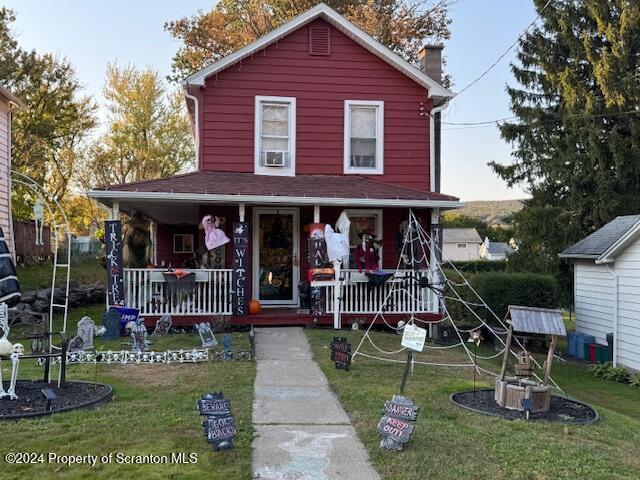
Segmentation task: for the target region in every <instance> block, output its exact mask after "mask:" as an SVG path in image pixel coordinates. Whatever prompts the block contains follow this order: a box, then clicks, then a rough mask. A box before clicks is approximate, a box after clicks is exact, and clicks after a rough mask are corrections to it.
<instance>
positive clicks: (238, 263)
mask: <svg viewBox="0 0 640 480" xmlns="http://www.w3.org/2000/svg"><path fill="white" fill-rule="evenodd" d="M248 249H249V224H248V223H247V222H234V223H233V286H232V288H231V290H233V292H234V295H233V314H234V315H237V316H240V317H245V316H247V301H248V298H247V293H248V292H247V278H248V277H249V257H248V251H249V250H248Z"/></svg>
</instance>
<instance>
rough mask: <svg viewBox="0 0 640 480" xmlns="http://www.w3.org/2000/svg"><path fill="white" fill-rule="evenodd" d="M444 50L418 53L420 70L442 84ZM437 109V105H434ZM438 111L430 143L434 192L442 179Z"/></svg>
mask: <svg viewBox="0 0 640 480" xmlns="http://www.w3.org/2000/svg"><path fill="white" fill-rule="evenodd" d="M442 48H443V45H425V46H424V47H422V50H420V51H419V52H418V58H419V59H420V70H422V71H423V72H424V73H426V74H427V75H428V76H429V78H431V79H432V80H435V81H436V82H438V83H440V84H441V83H442ZM434 107H437V105H434ZM435 110H436V111H432V113H431V115H432V117H431V129H430V132H431V135H432V138H430V142H431V145H432V147H431V148H432V150H431V154H432V155H431V158H430V161H431V162H432V165H431V167H432V170H431V173H432V177H433V178H431V185H430V187H431V190H432V191H434V192H440V178H441V172H442V167H441V156H442V113H440V111H439V110H440V109H439V108H436V109H435Z"/></svg>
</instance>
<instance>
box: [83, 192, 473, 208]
mask: <svg viewBox="0 0 640 480" xmlns="http://www.w3.org/2000/svg"><path fill="white" fill-rule="evenodd" d="M87 195H88V196H89V197H90V198H93V199H95V200H99V201H103V202H105V201H106V202H109V201H122V200H132V201H135V200H142V201H156V202H158V201H164V202H168V203H172V202H174V203H193V202H198V203H238V202H244V203H254V204H272V205H337V206H344V205H347V204H348V205H349V206H359V207H360V206H362V207H375V206H379V207H414V208H443V209H454V208H462V207H464V206H465V205H464V203H462V202H460V201H457V200H410V199H401V198H340V197H332V198H327V197H293V196H284V195H226V194H225V195H221V194H209V193H178V192H139V191H138V192H130V191H122V190H90V191H89V192H87Z"/></svg>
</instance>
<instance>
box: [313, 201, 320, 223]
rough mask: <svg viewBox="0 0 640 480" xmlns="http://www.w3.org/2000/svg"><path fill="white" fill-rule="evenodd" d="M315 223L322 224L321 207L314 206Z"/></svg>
mask: <svg viewBox="0 0 640 480" xmlns="http://www.w3.org/2000/svg"><path fill="white" fill-rule="evenodd" d="M313 223H320V205H314V206H313Z"/></svg>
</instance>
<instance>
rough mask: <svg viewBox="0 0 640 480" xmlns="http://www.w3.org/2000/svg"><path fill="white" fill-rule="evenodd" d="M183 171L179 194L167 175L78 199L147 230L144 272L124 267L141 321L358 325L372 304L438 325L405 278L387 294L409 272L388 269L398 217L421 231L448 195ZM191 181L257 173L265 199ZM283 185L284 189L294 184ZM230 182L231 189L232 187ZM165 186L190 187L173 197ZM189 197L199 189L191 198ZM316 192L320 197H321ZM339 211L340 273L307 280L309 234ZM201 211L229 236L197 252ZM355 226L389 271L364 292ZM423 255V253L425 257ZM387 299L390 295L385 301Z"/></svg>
mask: <svg viewBox="0 0 640 480" xmlns="http://www.w3.org/2000/svg"><path fill="white" fill-rule="evenodd" d="M192 175H196V176H195V177H192V178H188V177H189V176H184V177H187V178H188V179H189V182H187V183H188V185H189V188H187V187H186V186H185V185H184V183H182V182H178V185H176V182H175V180H174V181H173V182H172V185H171V186H170V185H168V184H167V182H168V181H170V180H172V179H166V180H157V181H151V182H141V183H138V184H128V185H120V186H116V187H113V188H110V189H105V190H94V191H92V192H90V195H91V196H92V197H93V198H96V199H97V200H99V201H100V202H101V203H103V204H105V205H107V206H108V207H109V208H110V209H111V216H112V218H114V219H117V218H119V217H120V215H121V213H126V214H127V215H128V216H131V215H133V214H134V213H135V212H138V213H139V214H141V215H142V216H144V218H146V219H148V220H149V222H150V230H151V245H152V253H151V258H150V261H149V262H148V265H147V266H146V267H144V268H143V267H140V268H130V267H126V266H125V268H124V298H125V303H126V306H128V307H132V308H136V309H139V310H140V315H141V316H142V317H144V318H145V321H146V322H147V323H148V324H149V325H152V324H153V323H154V322H155V321H156V320H157V319H158V318H160V316H162V315H165V314H169V315H171V316H172V319H173V323H174V325H189V324H193V323H195V322H200V321H206V320H207V319H209V318H210V317H217V316H224V317H227V319H228V321H229V322H231V323H232V324H249V323H250V324H254V325H294V324H295V325H305V324H312V323H316V324H326V325H334V326H337V325H336V319H337V321H338V322H339V323H340V324H350V323H351V322H352V321H355V320H357V321H362V322H366V321H370V320H371V319H372V318H373V317H374V316H375V314H376V313H377V312H378V311H380V309H381V307H382V306H383V305H384V314H385V318H386V320H387V321H389V322H397V321H399V320H402V319H406V317H407V315H408V314H411V313H416V314H420V315H421V318H425V319H429V318H433V319H434V320H436V319H438V318H439V312H438V301H437V298H436V296H435V294H434V293H433V291H431V290H430V289H428V288H421V287H419V286H418V285H417V284H415V282H412V283H411V284H410V285H411V286H410V288H402V289H393V285H394V282H404V283H407V282H406V278H408V277H409V276H410V275H414V274H415V273H416V272H415V271H414V270H411V269H407V268H398V267H399V265H400V267H402V262H399V259H400V247H401V240H402V228H403V222H406V221H407V219H408V216H409V209H412V211H413V213H414V214H415V215H416V217H417V218H418V220H419V222H420V223H421V225H423V226H424V228H425V229H430V228H431V225H432V223H437V221H438V218H439V212H440V210H441V209H446V208H456V207H458V206H460V204H459V202H458V201H457V199H454V198H452V197H447V196H445V195H440V194H434V193H429V192H421V191H413V190H407V189H405V188H396V187H391V188H390V186H388V185H386V184H380V183H378V182H373V181H369V180H366V179H364V178H362V177H326V178H324V185H323V181H322V180H323V178H321V179H318V178H317V176H315V177H313V179H311V178H306V179H305V178H300V176H299V177H296V178H295V179H291V178H287V179H276V182H275V183H276V185H274V184H273V183H274V182H273V177H266V176H265V177H260V176H255V175H250V177H251V178H250V179H249V178H247V177H243V176H242V175H243V174H221V173H213V172H206V173H198V174H192ZM202 175H206V176H207V177H208V178H207V180H210V182H211V183H210V185H214V186H217V188H218V189H220V187H221V184H220V182H221V181H222V182H225V181H226V182H225V183H224V184H225V185H226V186H227V189H229V188H234V186H231V185H230V184H233V183H234V182H236V183H237V182H238V181H239V180H241V179H243V178H244V179H247V180H252V181H253V180H254V179H255V178H256V177H257V179H258V180H261V179H262V180H264V182H265V183H267V184H269V185H270V187H268V190H269V192H268V194H266V192H265V185H262V187H261V189H260V190H259V189H258V187H256V188H255V189H254V190H253V193H250V192H247V191H246V188H245V189H244V190H245V191H242V190H243V189H240V190H241V191H240V192H239V193H236V194H231V193H220V192H218V193H208V189H207V188H204V187H199V186H198V185H199V183H200V182H202V181H203V179H202ZM184 177H174V179H176V178H178V179H180V178H184ZM301 177H304V176H301ZM214 179H215V180H214ZM283 180H284V181H283ZM292 181H295V182H296V187H295V188H293V187H292V185H293V184H292ZM305 182H307V184H306V185H304V183H305ZM301 183H302V184H303V185H300V184H301ZM336 184H337V185H336ZM287 185H288V186H289V187H288V188H287ZM239 186H240V185H237V184H236V185H235V188H238V187H239ZM176 187H177V188H179V189H180V190H190V191H186V192H185V191H182V192H180V191H176ZM275 187H279V188H275ZM194 189H198V190H199V192H193V190H194ZM282 189H284V190H282ZM300 189H302V190H303V192H314V191H317V192H318V193H317V195H318V196H313V197H312V196H308V195H307V194H306V193H300V191H299V190H300ZM323 189H324V192H323V191H322V190H323ZM258 192H262V194H259V195H258V194H257V193H258ZM254 193H255V194H254ZM284 193H287V195H285V194H284ZM321 193H328V194H327V195H326V196H324V197H321V196H319V195H320V194H321ZM338 194H340V195H338ZM401 196H404V197H410V198H401ZM416 197H417V198H416ZM343 212H344V213H345V214H346V215H347V216H348V217H349V219H350V221H351V228H350V232H349V244H350V245H349V246H350V253H351V254H350V261H349V265H341V266H340V267H339V272H338V273H337V274H336V275H334V276H333V277H332V278H329V279H326V280H325V281H322V282H313V281H311V282H310V281H309V280H310V277H309V275H308V272H309V270H310V269H311V268H312V265H311V263H310V259H309V250H310V247H309V241H310V235H311V234H310V231H311V228H312V227H311V226H312V225H317V224H325V223H326V224H335V222H336V221H337V219H338V217H339V216H340V215H341V213H343ZM207 215H211V216H212V217H214V218H215V217H217V218H218V219H219V226H220V229H221V230H222V231H223V232H224V233H225V234H226V235H227V236H228V238H229V239H230V241H229V242H228V243H226V244H224V245H222V246H219V247H217V248H214V249H211V250H208V249H207V247H206V245H205V232H204V231H203V229H202V228H201V221H202V219H203V217H205V216H207ZM238 225H243V226H244V227H243V228H246V230H247V232H245V234H246V236H244V237H243V240H244V242H245V245H244V249H241V250H238V248H237V247H238V245H237V240H238V239H237V235H235V232H234V228H236V227H237V226H238ZM365 230H366V231H368V232H370V233H372V234H373V235H375V237H376V238H377V239H378V240H379V247H380V248H379V254H378V255H379V260H378V261H377V266H378V267H380V268H381V269H382V270H383V271H387V272H390V273H391V272H394V275H393V276H392V277H391V278H389V279H388V281H387V282H386V283H383V284H382V285H379V286H373V285H371V284H370V282H369V279H368V278H367V276H366V275H365V273H366V269H365V268H363V265H362V264H358V262H357V260H356V258H355V257H356V255H355V251H356V247H357V244H358V242H359V241H360V238H361V234H362V232H363V231H365ZM432 252H433V249H430V253H429V255H430V257H432V256H433V255H431V253H432ZM239 254H240V255H241V256H242V257H243V258H239ZM432 261H434V259H433V258H429V259H428V260H427V261H425V262H424V263H423V264H422V265H420V272H419V275H420V276H429V277H432V276H433V275H435V272H434V271H433V268H431V267H430V264H432ZM329 266H330V265H329ZM368 267H370V266H368ZM175 269H179V270H180V271H181V275H183V278H187V280H185V281H183V282H182V283H183V285H182V287H181V288H180V289H179V290H176V288H175V286H174V285H172V283H173V282H172V281H171V280H170V279H168V278H167V272H168V271H169V270H175ZM239 273H240V276H239ZM314 287H317V288H319V289H320V290H321V300H320V303H321V307H322V308H321V309H320V310H318V309H317V308H316V309H314V310H313V314H312V305H311V301H310V292H311V290H312V289H313V288H314ZM336 290H337V291H336ZM392 290H393V292H392ZM390 292H392V296H393V298H389V295H390ZM315 294H317V290H315V291H314V295H315ZM314 298H315V297H314ZM249 300H257V301H259V302H260V306H261V311H260V313H258V314H249V311H248V310H249V309H248V308H247V305H246V304H247V302H248V301H249ZM316 302H317V298H316ZM345 322H346V323H345Z"/></svg>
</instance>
